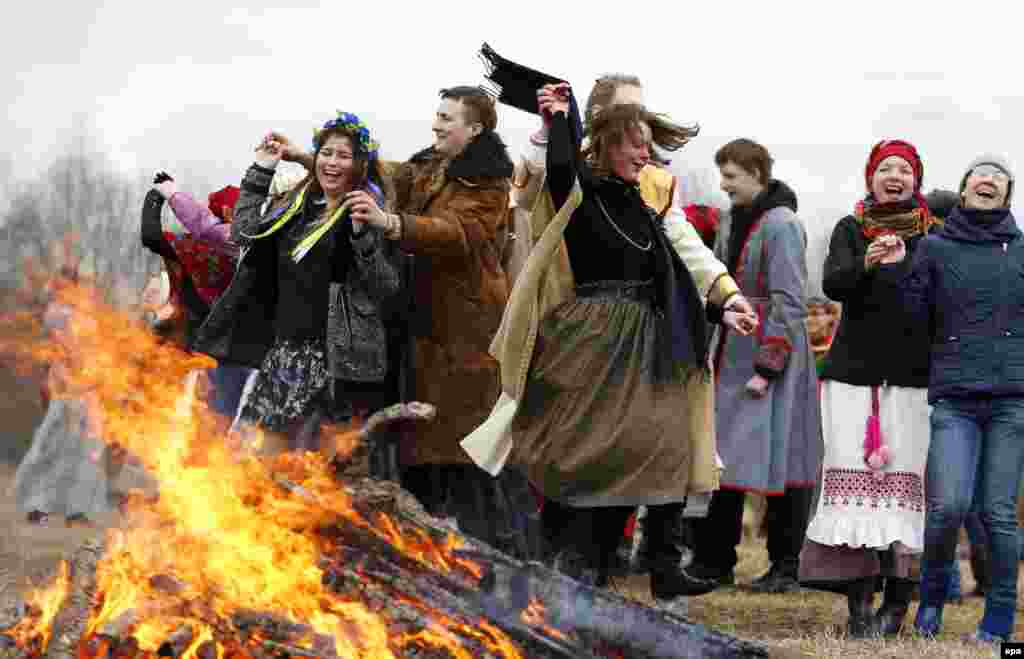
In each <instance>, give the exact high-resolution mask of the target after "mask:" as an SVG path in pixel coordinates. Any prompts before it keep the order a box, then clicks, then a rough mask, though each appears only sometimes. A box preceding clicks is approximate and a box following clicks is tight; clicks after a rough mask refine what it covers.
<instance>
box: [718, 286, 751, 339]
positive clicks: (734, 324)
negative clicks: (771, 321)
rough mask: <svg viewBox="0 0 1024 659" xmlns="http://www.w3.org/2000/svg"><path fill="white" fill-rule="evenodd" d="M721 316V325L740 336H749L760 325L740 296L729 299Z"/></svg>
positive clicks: (745, 301)
mask: <svg viewBox="0 0 1024 659" xmlns="http://www.w3.org/2000/svg"><path fill="white" fill-rule="evenodd" d="M722 316H723V317H722V323H723V324H725V326H726V327H728V328H729V329H731V330H732V331H734V332H736V333H737V334H739V335H741V336H748V335H750V333H751V332H753V331H754V330H756V329H757V326H758V325H759V324H760V323H759V320H758V317H757V312H755V311H754V308H753V307H752V306H750V302H748V301H747V298H745V297H743V296H742V295H733V296H732V298H730V300H729V302H728V304H726V305H725V312H724V313H723V314H722Z"/></svg>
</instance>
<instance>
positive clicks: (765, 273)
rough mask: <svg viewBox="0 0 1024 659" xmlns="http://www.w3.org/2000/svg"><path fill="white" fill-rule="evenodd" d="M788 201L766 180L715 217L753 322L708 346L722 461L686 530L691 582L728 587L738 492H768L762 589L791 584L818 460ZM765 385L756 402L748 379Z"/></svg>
mask: <svg viewBox="0 0 1024 659" xmlns="http://www.w3.org/2000/svg"><path fill="white" fill-rule="evenodd" d="M796 208H797V202H796V195H795V194H794V193H793V191H792V190H791V189H790V188H789V186H787V185H786V184H785V183H783V182H781V181H777V180H770V181H769V182H768V183H767V185H766V186H765V188H764V190H763V191H762V192H761V193H760V194H759V195H758V196H757V197H756V198H755V199H754V201H753V203H752V204H751V205H750V206H746V207H734V208H733V209H732V212H731V213H730V214H729V216H728V217H726V218H723V220H722V223H721V225H720V228H719V233H718V237H717V242H716V247H715V253H716V254H717V255H718V256H719V257H720V258H722V259H723V260H724V261H725V262H726V264H728V266H729V270H730V272H731V273H732V274H733V276H734V277H735V278H736V281H737V282H738V283H739V286H740V290H741V291H742V293H743V295H744V296H745V297H746V298H747V299H748V300H750V302H751V304H752V305H753V306H754V308H755V310H756V311H757V314H758V316H759V317H760V325H759V326H758V330H757V332H756V333H755V334H753V335H751V336H739V335H734V334H733V333H731V332H729V331H727V330H726V329H725V328H724V327H723V328H722V329H721V331H720V333H719V335H718V336H717V339H716V344H715V347H714V356H715V357H714V368H715V373H716V391H715V422H716V428H717V432H718V435H717V438H718V450H719V453H720V454H721V456H722V461H723V462H724V463H725V472H724V473H723V475H722V483H721V489H720V490H719V491H718V492H715V494H714V495H713V497H712V501H711V505H710V509H709V512H708V516H707V517H706V518H703V519H698V520H696V521H695V522H694V524H695V536H696V538H697V543H696V547H695V556H694V562H693V564H692V565H691V566H690V567H688V568H687V572H688V574H690V575H691V576H693V577H694V578H695V579H707V580H711V582H712V583H715V582H718V583H728V582H730V581H731V580H732V578H733V576H732V571H733V568H734V566H735V565H736V562H737V555H736V546H737V545H738V544H739V542H740V539H741V532H742V516H743V502H744V498H745V493H746V492H748V491H749V492H756V493H760V494H764V495H768V502H767V503H768V513H767V515H768V518H767V521H766V526H767V530H768V553H769V556H770V559H771V562H772V570H771V571H770V572H769V574H768V575H765V579H766V580H767V581H765V583H764V584H761V585H763V586H765V587H769V586H770V588H769V590H771V589H773V588H774V587H775V585H776V584H777V583H778V582H779V580H780V579H781V580H782V581H784V582H787V583H789V584H792V585H793V587H795V582H796V577H797V565H798V557H799V553H800V547H801V545H802V543H803V535H804V530H805V528H806V525H807V518H808V515H809V513H810V505H811V498H812V495H813V487H814V483H815V480H816V479H817V475H818V468H819V465H820V462H821V436H820V432H821V426H820V421H819V412H818V395H817V387H818V379H817V373H816V371H815V365H814V358H813V356H812V355H811V349H810V342H809V340H808V338H807V326H806V321H805V319H806V316H807V307H806V300H805V291H806V278H807V264H806V257H805V251H806V246H807V237H806V232H805V230H804V226H803V224H802V223H801V222H800V220H799V219H798V218H797V216H796ZM755 374H758V375H761V376H762V377H764V378H765V379H767V380H768V381H769V383H770V384H769V386H768V389H767V392H766V394H765V395H764V396H763V397H760V398H757V397H754V396H752V395H751V394H750V393H749V392H748V391H747V390H746V384H747V382H748V381H749V380H750V379H751V378H752V377H753V376H754V375H755Z"/></svg>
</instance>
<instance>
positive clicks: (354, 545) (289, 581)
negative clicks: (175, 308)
mask: <svg viewBox="0 0 1024 659" xmlns="http://www.w3.org/2000/svg"><path fill="white" fill-rule="evenodd" d="M70 302H72V303H77V304H78V305H79V306H80V307H82V308H83V309H84V310H85V312H86V313H89V314H90V315H91V316H92V317H93V318H94V319H95V321H96V322H95V323H93V324H88V325H83V327H84V328H86V330H87V334H85V335H83V336H81V337H79V341H80V343H81V344H82V345H83V349H84V350H85V351H86V352H87V353H88V354H89V355H90V360H89V362H88V363H87V364H83V366H82V367H81V369H80V370H79V371H74V370H72V372H71V373H70V377H71V378H73V379H76V378H77V379H78V380H80V381H81V382H83V383H86V384H88V385H89V386H90V387H91V389H92V390H93V391H94V392H95V393H96V397H97V400H98V406H99V408H100V409H101V410H102V413H103V417H104V419H103V420H104V432H105V433H106V435H107V436H106V437H105V439H106V440H107V441H109V442H112V443H117V444H118V445H119V446H122V447H124V451H125V452H126V453H127V454H130V455H133V456H136V457H137V458H138V459H139V461H140V462H141V463H142V464H143V465H145V467H146V469H147V470H149V471H150V472H151V473H152V475H153V477H154V478H155V480H156V482H157V483H158V484H159V490H160V492H159V497H150V498H143V497H135V498H133V499H132V504H131V510H130V514H129V515H128V517H127V519H126V524H125V525H124V528H123V529H121V530H119V531H117V532H115V533H111V534H110V535H109V536H108V537H107V539H106V542H105V543H90V544H86V545H84V546H83V547H82V548H81V549H79V550H78V551H77V552H76V553H75V554H74V555H73V556H71V557H70V560H69V562H68V564H67V570H66V572H64V573H63V578H62V579H58V581H57V582H56V583H55V584H54V586H53V587H52V588H50V589H47V590H44V591H40V592H37V593H34V594H32V595H31V596H30V597H29V598H28V605H27V606H25V607H23V608H22V609H20V610H19V611H17V613H18V615H17V616H11V617H12V618H13V620H12V622H13V624H10V625H9V626H8V627H7V629H6V631H4V632H3V633H4V634H5V635H6V636H0V659H8V658H12V659H13V658H14V657H18V658H19V659H38V658H39V657H45V658H46V659H156V657H158V656H159V657H169V658H172V659H197V658H198V659H288V658H296V659H338V658H339V657H342V658H344V659H348V658H349V657H353V658H357V657H358V658H366V659H388V658H396V657H439V658H445V659H451V658H458V659H462V658H463V657H491V658H494V659H525V658H527V657H529V658H531V659H533V658H538V659H556V658H557V659H570V658H572V659H576V658H580V657H583V658H587V657H595V658H597V657H600V658H606V657H611V656H621V657H624V658H625V657H644V658H651V659H658V658H662V657H665V658H667V657H681V656H686V657H689V656H704V657H723V658H725V657H755V656H766V652H765V651H764V649H763V648H762V647H761V646H758V645H756V644H752V643H747V642H743V641H738V640H736V639H734V638H731V637H729V636H726V635H723V634H719V633H717V632H714V631H711V630H707V629H705V628H703V627H701V626H698V625H692V624H690V623H688V622H686V621H685V620H683V619H680V618H676V617H674V616H671V615H669V614H666V613H663V612H660V611H656V610H652V609H649V608H647V607H644V606H642V605H640V604H637V603H635V602H631V601H628V600H625V599H623V598H621V597H619V596H617V595H615V594H613V593H609V592H606V591H602V590H595V589H592V588H589V587H586V586H582V585H580V584H578V583H576V582H574V581H572V580H570V579H568V578H566V577H564V576H562V575H559V574H557V573H554V572H552V571H551V570H548V569H546V568H544V567H543V566H540V565H538V564H523V563H521V562H519V561H516V560H514V559H512V558H509V557H507V556H504V555H502V554H500V553H499V552H497V551H495V550H494V549H492V548H490V547H487V546H485V545H483V544H481V543H478V542H475V541H473V540H471V539H469V538H465V537H461V536H459V535H458V534H456V533H453V532H452V531H451V530H450V529H449V528H448V527H447V526H446V525H444V523H442V522H441V521H439V520H436V519H434V518H432V517H430V516H429V515H427V514H426V513H425V512H424V510H423V508H422V507H421V506H420V505H419V504H418V502H417V501H416V500H415V499H414V498H413V497H412V496H411V495H409V494H408V493H407V492H405V491H403V490H402V489H401V488H400V487H398V486H397V485H396V484H394V483H387V482H379V481H374V480H371V479H367V478H361V476H363V475H365V472H366V470H365V468H364V465H365V461H366V456H367V455H368V453H369V451H370V448H371V444H373V443H374V442H378V441H388V438H389V436H391V435H392V433H389V432H387V431H388V429H389V427H390V425H391V424H394V423H397V422H414V423H415V422H429V421H430V420H431V419H432V418H433V416H434V413H435V410H434V409H433V408H432V407H431V406H428V405H423V404H418V403H409V404H405V405H398V406H394V407H392V408H388V409H387V410H384V411H383V412H381V413H379V414H377V415H374V416H372V417H371V418H370V419H368V420H367V421H366V422H365V424H363V426H362V427H360V428H356V429H353V428H348V429H342V430H338V431H335V432H328V434H327V436H328V437H330V438H332V442H331V443H330V447H331V448H330V449H329V450H328V451H326V452H325V453H326V454H314V453H307V454H304V455H297V454H286V455H279V456H275V457H269V456H266V457H256V456H244V457H242V458H241V459H239V456H237V455H235V454H233V453H232V451H231V450H230V449H229V448H228V447H226V446H225V445H224V444H223V443H222V442H221V441H220V438H217V437H208V436H205V435H204V434H203V429H204V428H209V427H213V426H215V425H216V424H212V423H208V422H207V421H206V420H204V419H203V415H205V414H206V413H207V412H206V409H205V407H204V406H203V405H202V404H201V403H200V402H198V401H192V400H190V399H188V398H187V397H186V398H184V399H183V397H182V386H181V385H182V381H183V379H184V371H185V370H187V368H186V367H190V366H194V365H197V364H198V363H199V362H200V361H201V360H195V359H194V358H192V357H189V356H184V355H182V354H181V353H178V352H176V351H175V350H174V349H173V347H172V346H169V345H166V344H162V343H160V342H159V341H157V340H155V339H154V338H153V337H151V336H150V335H149V334H148V333H147V332H145V331H144V330H143V329H142V328H135V329H133V328H134V327H135V326H133V325H132V324H130V323H127V322H126V321H125V319H124V318H123V317H120V316H119V315H118V314H116V313H114V312H113V311H111V310H109V309H104V308H102V307H100V306H99V305H98V304H97V303H96V302H95V300H94V299H93V298H92V297H84V298H83V299H82V300H71V301H70ZM0 334H2V325H0ZM3 345H4V342H3V341H2V340H0V347H3ZM19 346H20V347H19V349H22V350H24V349H25V346H24V345H22V344H19ZM40 354H42V355H46V354H49V353H48V352H47V351H46V350H42V351H41V352H40ZM183 401H184V403H183ZM5 624H6V623H5ZM4 638H7V639H10V640H7V641H5V640H4Z"/></svg>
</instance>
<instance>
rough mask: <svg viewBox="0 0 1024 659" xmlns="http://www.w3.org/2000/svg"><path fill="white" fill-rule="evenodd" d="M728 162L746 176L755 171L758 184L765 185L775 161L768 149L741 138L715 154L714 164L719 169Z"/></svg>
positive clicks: (770, 175)
mask: <svg viewBox="0 0 1024 659" xmlns="http://www.w3.org/2000/svg"><path fill="white" fill-rule="evenodd" d="M728 162H732V163H736V165H738V166H739V167H741V168H743V169H744V170H746V172H747V173H748V174H753V173H754V170H757V172H758V173H759V182H760V183H761V185H766V184H767V183H768V181H769V179H771V177H772V164H773V163H774V162H775V160H774V159H773V158H772V156H771V154H770V153H768V149H766V148H764V147H763V146H761V145H760V144H758V143H757V142H755V141H754V140H750V139H747V138H745V137H741V138H739V139H738V140H733V141H732V142H729V143H728V144H726V145H725V146H723V147H722V148H721V149H719V150H718V152H717V153H716V154H715V164H716V165H718V166H719V167H723V166H725V164H726V163H728Z"/></svg>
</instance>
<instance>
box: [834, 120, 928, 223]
mask: <svg viewBox="0 0 1024 659" xmlns="http://www.w3.org/2000/svg"><path fill="white" fill-rule="evenodd" d="M890 156H898V157H900V158H902V159H903V160H905V161H907V163H908V164H910V167H911V169H912V170H913V172H914V193H913V195H912V196H911V198H910V199H909V200H907V201H906V202H898V203H895V204H879V203H878V202H877V200H876V199H875V196H874V194H872V192H871V182H872V180H873V179H874V177H875V170H877V169H878V166H879V165H880V164H882V161H883V160H885V159H886V158H888V157H890ZM923 181H924V162H923V161H922V160H921V156H920V155H919V154H918V152H917V148H915V147H914V145H913V144H911V143H910V142H906V141H904V140H882V141H881V142H879V143H878V144H876V145H875V146H874V147H873V148H872V149H871V153H870V154H868V162H867V164H866V165H865V167H864V185H865V187H866V188H867V195H866V196H865V197H864V199H862V200H860V201H858V202H857V205H856V206H855V207H854V210H853V216H854V217H855V218H856V219H857V222H858V223H859V224H860V225H861V228H862V231H863V232H864V237H865V238H867V239H868V240H874V239H875V238H878V237H879V236H882V235H886V234H892V235H897V236H899V237H901V238H903V239H904V240H906V239H908V238H912V237H914V236H916V235H919V234H922V233H927V231H928V229H929V227H931V225H932V224H934V223H935V218H934V217H933V216H932V214H931V212H930V211H929V210H928V202H927V201H926V200H925V198H924V196H923V195H922V194H921V184H922V183H923Z"/></svg>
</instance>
